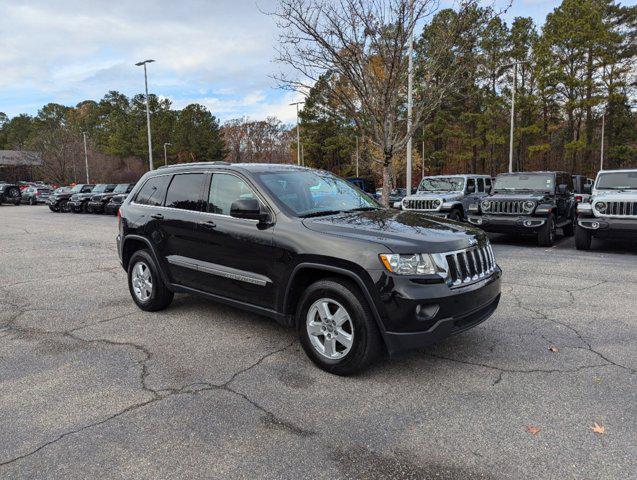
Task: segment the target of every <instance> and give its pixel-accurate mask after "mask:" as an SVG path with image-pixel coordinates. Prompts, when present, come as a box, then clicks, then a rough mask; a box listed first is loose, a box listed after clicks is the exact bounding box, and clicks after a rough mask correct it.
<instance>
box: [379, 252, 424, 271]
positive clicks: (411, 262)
mask: <svg viewBox="0 0 637 480" xmlns="http://www.w3.org/2000/svg"><path fill="white" fill-rule="evenodd" d="M380 260H381V262H383V265H384V266H385V268H386V269H387V270H389V271H390V272H392V273H396V274H398V275H433V274H435V273H436V265H435V263H434V261H433V259H432V258H431V255H429V254H427V253H422V254H421V253H414V254H410V255H399V254H397V253H383V254H381V255H380Z"/></svg>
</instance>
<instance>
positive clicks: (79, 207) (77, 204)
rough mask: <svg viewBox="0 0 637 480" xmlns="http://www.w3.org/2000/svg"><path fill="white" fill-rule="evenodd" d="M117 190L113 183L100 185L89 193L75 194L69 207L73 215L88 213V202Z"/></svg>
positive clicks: (70, 200)
mask: <svg viewBox="0 0 637 480" xmlns="http://www.w3.org/2000/svg"><path fill="white" fill-rule="evenodd" d="M114 189H115V185H114V184H112V183H98V184H97V185H95V187H93V189H92V190H91V191H90V192H87V193H74V194H73V195H71V198H70V199H69V203H68V206H69V208H70V210H71V211H72V212H73V213H87V212H88V202H89V201H90V200H91V198H92V197H94V196H95V195H97V194H103V193H110V192H112V191H113V190H114Z"/></svg>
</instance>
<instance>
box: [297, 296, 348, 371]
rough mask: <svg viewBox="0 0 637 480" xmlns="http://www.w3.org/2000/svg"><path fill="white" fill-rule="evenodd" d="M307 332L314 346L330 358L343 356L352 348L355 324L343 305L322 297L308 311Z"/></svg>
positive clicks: (336, 358)
mask: <svg viewBox="0 0 637 480" xmlns="http://www.w3.org/2000/svg"><path fill="white" fill-rule="evenodd" d="M306 328H307V333H308V335H309V338H310V342H311V343H312V347H314V350H316V352H317V353H318V354H319V355H322V356H323V357H325V358H328V359H330V360H338V359H340V358H343V357H344V356H345V355H347V354H348V353H349V351H350V350H351V349H352V343H353V341H354V324H353V323H352V319H351V318H350V316H349V313H347V310H346V309H345V307H343V305H341V304H340V303H338V302H337V301H336V300H333V299H330V298H320V299H318V300H317V301H316V302H314V303H313V304H312V306H311V307H310V309H309V310H308V312H307V318H306Z"/></svg>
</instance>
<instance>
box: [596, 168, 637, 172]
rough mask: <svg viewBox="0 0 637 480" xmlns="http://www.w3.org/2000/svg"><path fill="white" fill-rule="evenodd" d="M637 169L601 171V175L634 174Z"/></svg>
mask: <svg viewBox="0 0 637 480" xmlns="http://www.w3.org/2000/svg"><path fill="white" fill-rule="evenodd" d="M634 172H637V168H622V169H618V170H600V171H599V173H634Z"/></svg>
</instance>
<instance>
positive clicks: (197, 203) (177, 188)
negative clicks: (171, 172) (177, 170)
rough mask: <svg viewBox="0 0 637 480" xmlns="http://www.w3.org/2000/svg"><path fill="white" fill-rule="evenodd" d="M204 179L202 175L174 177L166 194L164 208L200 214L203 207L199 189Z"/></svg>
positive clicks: (193, 174)
mask: <svg viewBox="0 0 637 480" xmlns="http://www.w3.org/2000/svg"><path fill="white" fill-rule="evenodd" d="M204 177H205V175H204V174H203V173H182V174H179V175H175V176H174V177H173V179H172V182H170V186H169V187H168V192H167V193H166V206H167V207H170V208H179V209H181V210H193V211H196V212H200V211H201V210H202V207H203V198H202V197H201V187H202V186H203V180H204Z"/></svg>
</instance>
